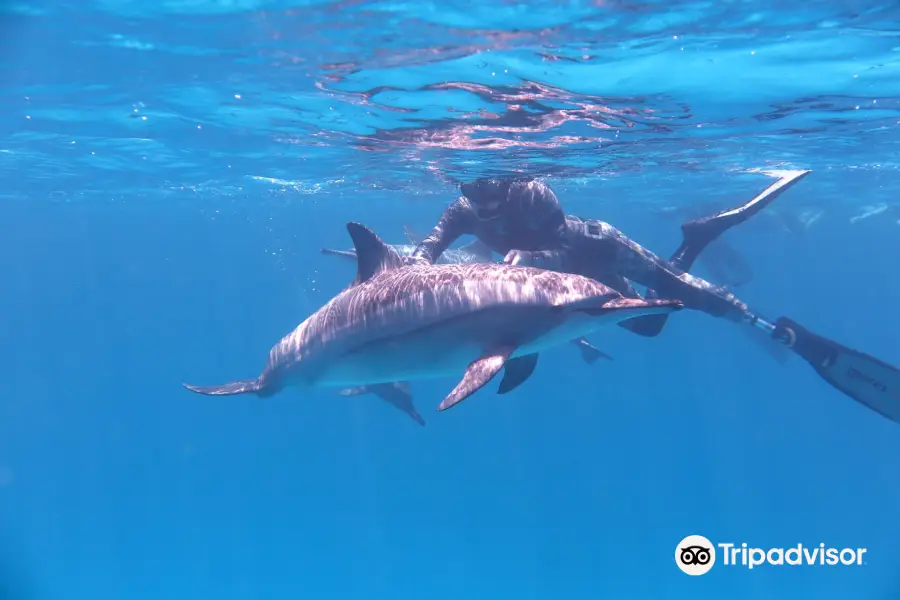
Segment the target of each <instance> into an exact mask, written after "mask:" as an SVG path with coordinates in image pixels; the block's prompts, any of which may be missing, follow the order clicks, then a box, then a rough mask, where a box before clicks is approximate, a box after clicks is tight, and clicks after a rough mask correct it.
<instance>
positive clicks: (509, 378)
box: [497, 352, 538, 394]
mask: <svg viewBox="0 0 900 600" xmlns="http://www.w3.org/2000/svg"><path fill="white" fill-rule="evenodd" d="M537 362H538V354H537V352H535V353H534V354H526V355H525V356H520V357H518V358H514V359H512V360H508V361H506V365H505V366H504V368H503V379H502V380H501V381H500V387H499V388H497V393H498V394H508V393H509V392H511V391H513V390H514V389H516V388H517V387H519V386H520V385H522V384H523V383H525V382H526V381H527V380H528V378H529V377H531V374H532V373H534V368H535V367H536V366H537Z"/></svg>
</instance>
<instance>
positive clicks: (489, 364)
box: [438, 347, 515, 410]
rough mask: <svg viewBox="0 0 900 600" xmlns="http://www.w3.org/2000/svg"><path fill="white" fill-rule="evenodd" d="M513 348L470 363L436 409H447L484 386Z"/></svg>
mask: <svg viewBox="0 0 900 600" xmlns="http://www.w3.org/2000/svg"><path fill="white" fill-rule="evenodd" d="M513 350H515V348H514V347H508V348H503V349H502V350H498V351H497V352H494V353H493V354H487V355H485V356H482V357H481V358H479V359H478V360H476V361H474V362H473V363H472V364H470V365H469V368H468V369H466V374H465V375H463V378H462V381H460V382H459V383H458V384H457V385H456V387H455V388H453V391H452V392H450V394H449V395H448V396H447V397H446V398H444V400H443V401H442V402H441V403H440V405H439V406H438V410H447V409H448V408H450V407H452V406H455V405H457V404H459V403H460V402H462V401H463V400H465V399H466V398H468V397H469V396H471V395H472V394H474V393H475V392H477V391H478V390H480V389H481V388H482V387H484V385H485V384H486V383H487V382H489V381H490V380H491V379H493V378H494V377H495V376H496V375H497V373H499V372H500V369H502V368H503V365H505V364H506V361H507V359H508V358H509V355H510V354H512V352H513Z"/></svg>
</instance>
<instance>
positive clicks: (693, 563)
mask: <svg viewBox="0 0 900 600" xmlns="http://www.w3.org/2000/svg"><path fill="white" fill-rule="evenodd" d="M675 564H677V565H678V568H679V569H681V570H682V571H683V572H684V573H686V574H688V575H692V576H697V575H705V574H707V573H708V572H709V570H710V569H712V568H713V565H714V564H716V547H715V545H714V544H713V543H712V542H710V541H709V540H708V539H706V538H705V537H703V536H702V535H689V536H687V537H686V538H684V539H683V540H681V542H679V544H678V546H676V548H675Z"/></svg>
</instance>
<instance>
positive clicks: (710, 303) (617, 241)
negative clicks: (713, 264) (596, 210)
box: [580, 221, 748, 322]
mask: <svg viewBox="0 0 900 600" xmlns="http://www.w3.org/2000/svg"><path fill="white" fill-rule="evenodd" d="M583 233H584V237H585V238H586V240H585V241H586V244H585V245H584V246H582V247H581V248H580V253H584V256H581V257H580V258H581V261H582V262H590V260H591V259H593V260H596V261H601V262H602V263H603V264H604V267H605V268H607V269H608V270H610V271H612V272H615V273H616V274H618V275H619V276H621V277H625V278H627V279H629V280H631V281H634V282H636V283H639V284H641V285H645V286H647V287H648V288H650V289H653V290H656V291H657V293H658V294H659V295H661V296H663V297H665V298H673V299H678V300H681V301H682V302H684V304H685V306H687V307H688V308H693V309H695V310H701V311H703V312H706V313H708V314H710V315H713V316H716V317H726V318H729V319H732V320H737V321H739V320H743V319H747V318H748V317H747V315H748V313H747V307H746V305H745V304H744V303H743V302H741V301H740V300H738V299H737V298H735V297H734V295H733V294H731V293H730V292H728V291H726V290H725V289H723V288H721V287H719V286H716V285H713V284H712V283H710V282H708V281H706V280H704V279H701V278H699V277H694V276H693V275H691V274H690V273H685V272H682V271H681V270H679V269H678V268H676V267H675V266H674V265H673V264H672V263H670V262H668V261H666V260H663V259H661V258H660V257H659V256H657V255H656V254H654V253H653V252H651V251H650V250H648V249H646V248H644V247H643V246H641V245H640V244H638V243H636V242H634V241H633V240H631V239H629V238H628V237H626V236H625V235H623V234H622V232H620V231H619V230H618V229H616V228H615V227H613V226H611V225H609V224H607V223H602V222H599V221H586V222H584V230H583ZM660 316H661V315H652V316H647V317H638V318H639V319H641V320H644V319H653V320H657V319H659V317H660ZM634 320H637V319H634ZM626 322H627V321H626Z"/></svg>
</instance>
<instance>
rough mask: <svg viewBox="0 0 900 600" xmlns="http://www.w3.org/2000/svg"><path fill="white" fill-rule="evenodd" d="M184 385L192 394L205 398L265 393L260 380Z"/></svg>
mask: <svg viewBox="0 0 900 600" xmlns="http://www.w3.org/2000/svg"><path fill="white" fill-rule="evenodd" d="M182 385H183V386H184V387H186V388H187V389H189V390H191V391H192V392H196V393H198V394H203V395H205V396H234V395H236V394H252V393H256V394H258V395H260V396H263V395H264V394H261V393H260V392H262V391H263V386H262V384H261V383H260V381H259V380H258V379H248V380H246V381H232V382H231V383H225V384H222V385H210V386H200V385H189V384H187V383H183V384H182Z"/></svg>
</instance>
